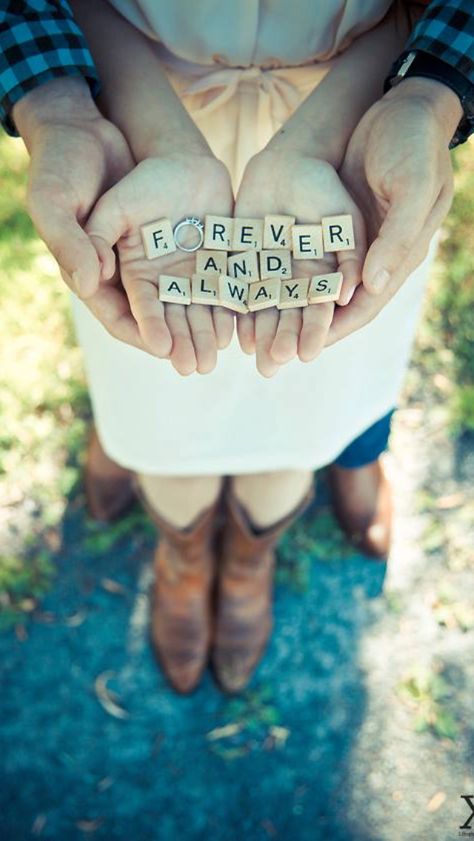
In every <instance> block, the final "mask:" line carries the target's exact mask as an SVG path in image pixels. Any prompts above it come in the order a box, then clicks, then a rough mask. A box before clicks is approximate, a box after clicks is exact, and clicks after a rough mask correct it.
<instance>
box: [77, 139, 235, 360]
mask: <svg viewBox="0 0 474 841" xmlns="http://www.w3.org/2000/svg"><path fill="white" fill-rule="evenodd" d="M232 204H233V194H232V188H231V183H230V177H229V173H228V172H227V169H226V168H225V166H224V165H223V164H222V163H221V162H220V161H218V160H216V158H214V157H213V156H212V155H211V154H210V153H202V154H197V153H195V154H186V153H183V152H179V151H177V152H176V153H174V154H172V153H169V154H167V155H166V156H162V157H156V158H148V159H147V160H143V161H141V162H140V163H139V164H138V165H137V166H136V167H135V168H134V169H133V171H132V172H130V173H129V174H128V175H127V176H126V177H125V178H124V179H122V181H120V182H119V183H118V184H116V185H115V186H114V187H112V188H111V189H110V190H109V191H108V192H107V193H105V195H104V196H102V198H101V199H100V200H99V201H98V203H97V205H96V206H95V208H94V210H93V212H92V214H91V216H90V218H89V220H88V223H87V226H86V231H87V232H88V234H89V236H90V237H91V239H92V241H93V242H94V244H95V246H96V247H97V249H98V253H99V254H100V255H101V261H102V263H103V265H107V266H108V265H109V263H111V262H113V252H112V248H113V247H114V246H115V245H117V250H118V254H119V258H120V276H121V279H122V283H123V286H124V289H125V291H126V293H127V296H128V300H129V302H130V307H131V310H132V312H133V315H134V317H135V319H136V322H137V325H138V329H139V332H140V338H141V341H142V342H143V346H144V348H145V349H146V350H147V351H148V352H149V353H151V354H153V355H155V356H158V357H161V358H169V359H170V360H171V363H172V364H173V366H174V367H175V369H176V370H177V371H178V372H179V373H180V374H182V375H183V376H185V375H188V374H192V373H193V372H194V371H198V372H199V373H201V374H205V373H209V372H210V371H212V370H213V368H214V367H215V365H216V361H217V350H218V349H221V348H224V347H226V346H227V345H228V344H229V342H230V340H231V338H232V334H233V330H234V316H233V313H232V312H230V311H229V310H226V309H224V308H223V307H210V306H204V305H203V304H190V305H189V306H184V305H183V304H169V303H166V304H164V303H162V302H161V301H160V300H159V299H158V278H159V275H160V274H168V275H175V276H178V277H188V278H190V277H191V276H192V275H193V274H194V272H195V264H196V253H195V252H191V253H186V252H184V251H181V250H176V251H175V252H173V253H172V254H170V255H169V256H165V257H158V258H155V259H153V260H148V259H147V258H146V256H145V251H144V248H143V243H142V238H141V235H140V227H141V226H142V225H145V224H146V223H148V222H154V221H156V220H157V219H162V218H167V219H169V220H170V222H171V224H172V226H173V227H174V226H175V225H176V224H177V223H178V222H179V221H181V220H182V219H183V218H185V217H186V216H189V215H192V216H197V217H198V218H204V216H205V215H206V213H215V214H217V215H218V216H231V215H232Z"/></svg>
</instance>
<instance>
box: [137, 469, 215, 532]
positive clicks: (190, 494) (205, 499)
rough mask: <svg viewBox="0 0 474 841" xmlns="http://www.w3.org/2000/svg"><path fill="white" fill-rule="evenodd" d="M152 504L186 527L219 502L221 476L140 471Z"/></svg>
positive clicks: (177, 525)
mask: <svg viewBox="0 0 474 841" xmlns="http://www.w3.org/2000/svg"><path fill="white" fill-rule="evenodd" d="M137 478H138V482H139V485H140V488H141V490H142V492H143V494H144V495H145V497H146V499H147V501H148V504H149V506H150V507H151V508H153V509H154V510H155V511H156V512H157V514H159V515H161V517H163V518H164V519H165V520H167V521H168V523H169V524H170V525H171V526H173V527H174V528H176V529H185V528H187V527H188V526H189V525H190V524H191V523H193V521H195V520H196V519H197V518H198V517H199V515H200V514H202V513H203V512H204V511H205V510H206V509H208V508H209V507H210V506H211V505H213V503H214V502H215V501H216V499H217V497H218V496H219V494H220V491H221V486H222V477H221V476H152V475H148V474H144V473H141V474H138V476H137Z"/></svg>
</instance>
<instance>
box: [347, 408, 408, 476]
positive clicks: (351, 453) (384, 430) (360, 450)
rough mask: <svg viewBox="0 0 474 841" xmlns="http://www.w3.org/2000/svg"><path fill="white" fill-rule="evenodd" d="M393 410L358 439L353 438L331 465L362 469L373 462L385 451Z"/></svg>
mask: <svg viewBox="0 0 474 841" xmlns="http://www.w3.org/2000/svg"><path fill="white" fill-rule="evenodd" d="M395 409H396V407H394V408H393V409H391V410H390V411H389V412H388V413H387V414H386V415H384V417H383V418H380V419H379V420H378V421H375V423H373V424H372V426H369V428H368V429H366V430H365V431H364V432H363V433H362V434H361V435H359V436H358V438H354V440H353V441H351V443H350V444H349V445H348V446H347V447H346V448H345V449H344V450H343V451H342V453H340V454H339V455H338V457H337V458H336V459H335V460H334V462H333V463H334V464H338V465H339V466H340V467H362V465H364V464H369V463H370V462H371V461H375V459H377V458H378V457H379V455H380V453H382V452H383V450H386V449H387V445H388V437H389V435H390V423H391V420H392V415H393V413H394V412H395Z"/></svg>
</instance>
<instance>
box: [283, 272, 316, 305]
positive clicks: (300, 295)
mask: <svg viewBox="0 0 474 841" xmlns="http://www.w3.org/2000/svg"><path fill="white" fill-rule="evenodd" d="M308 286H309V278H308V277H299V278H293V280H281V281H280V300H279V302H278V309H279V310H289V309H292V308H293V307H307V306H308Z"/></svg>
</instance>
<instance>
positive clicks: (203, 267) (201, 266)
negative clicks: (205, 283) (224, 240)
mask: <svg viewBox="0 0 474 841" xmlns="http://www.w3.org/2000/svg"><path fill="white" fill-rule="evenodd" d="M226 272H227V251H209V250H207V249H204V248H202V249H200V250H199V251H196V274H202V275H208V276H209V277H217V278H219V275H220V274H225V273H226Z"/></svg>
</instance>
